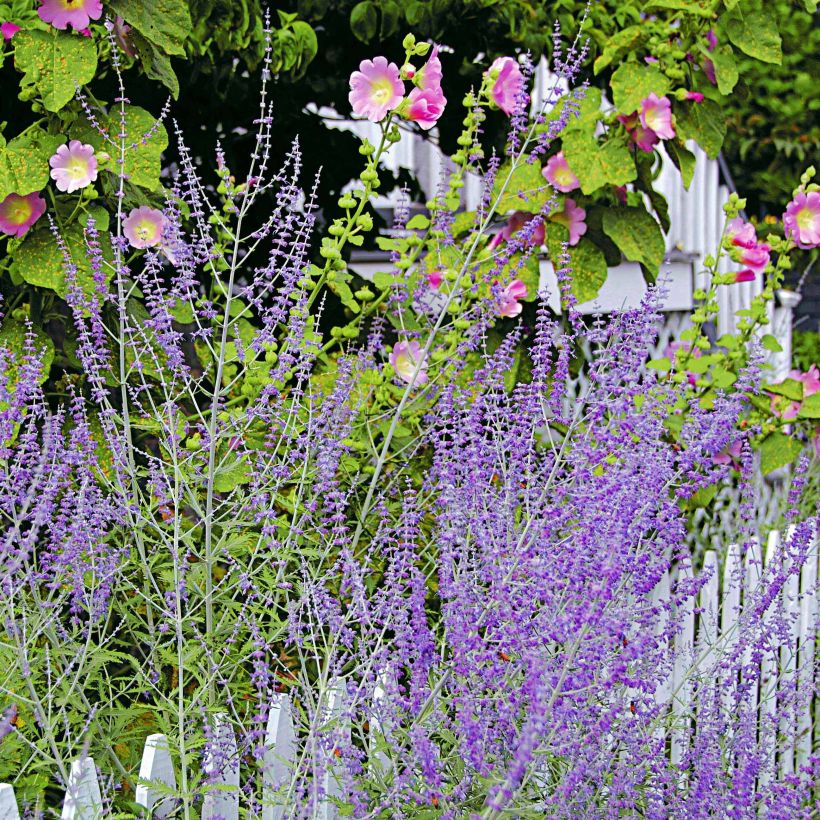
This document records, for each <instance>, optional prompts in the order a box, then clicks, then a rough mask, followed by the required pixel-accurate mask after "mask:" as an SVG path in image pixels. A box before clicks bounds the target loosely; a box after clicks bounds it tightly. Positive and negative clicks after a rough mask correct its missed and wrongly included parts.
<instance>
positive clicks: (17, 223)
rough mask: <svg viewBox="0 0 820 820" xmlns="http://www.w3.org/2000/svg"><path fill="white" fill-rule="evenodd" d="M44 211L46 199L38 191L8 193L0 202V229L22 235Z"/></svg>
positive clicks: (6, 232)
mask: <svg viewBox="0 0 820 820" xmlns="http://www.w3.org/2000/svg"><path fill="white" fill-rule="evenodd" d="M45 212H46V201H45V200H44V199H43V197H41V196H40V194H39V193H37V192H35V193H33V194H27V195H26V196H18V195H17V194H9V195H8V196H7V197H6V198H5V199H4V200H3V201H2V202H0V231H2V232H3V233H4V234H8V235H9V236H17V237H20V236H23V235H24V234H25V233H26V232H27V231H28V229H29V228H30V227H31V226H32V225H33V224H34V223H35V222H36V221H37V220H38V219H39V218H40V217H41V216H42V215H43V214H44V213H45Z"/></svg>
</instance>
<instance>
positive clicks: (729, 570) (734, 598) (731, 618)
mask: <svg viewBox="0 0 820 820" xmlns="http://www.w3.org/2000/svg"><path fill="white" fill-rule="evenodd" d="M742 588H743V564H742V561H741V558H740V547H739V546H738V545H737V544H730V545H729V549H728V550H727V551H726V560H725V561H724V564H723V589H722V594H721V602H720V644H721V652H728V653H732V652H734V649H735V647H736V646H737V642H738V619H739V618H740V593H741V589H742ZM737 683H738V681H737V675H736V674H735V675H733V676H732V677H731V678H730V677H728V676H727V675H725V674H724V675H722V676H721V704H722V706H723V709H724V711H725V712H726V713H727V714H730V713H731V711H732V710H733V709H734V701H735V693H736V691H737Z"/></svg>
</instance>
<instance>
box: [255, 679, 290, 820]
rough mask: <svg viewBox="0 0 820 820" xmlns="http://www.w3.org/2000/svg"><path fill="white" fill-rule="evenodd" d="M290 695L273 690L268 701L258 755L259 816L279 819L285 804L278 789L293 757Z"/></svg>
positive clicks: (281, 785) (264, 819)
mask: <svg viewBox="0 0 820 820" xmlns="http://www.w3.org/2000/svg"><path fill="white" fill-rule="evenodd" d="M291 710H292V706H291V702H290V697H289V696H288V695H287V694H284V693H277V694H275V695H274V696H273V700H272V701H271V706H270V712H269V713H268V725H267V730H266V731H265V754H264V757H263V758H262V767H263V769H262V820H281V818H282V817H284V814H285V809H286V808H287V807H286V806H285V805H284V804H282V803H281V801H282V799H283V798H282V795H278V796H277V793H278V792H279V790H280V789H281V788H282V787H283V786H285V785H286V784H287V782H288V780H289V779H290V776H291V767H292V766H293V761H294V759H295V757H296V732H295V731H294V728H293V713H292V711H291Z"/></svg>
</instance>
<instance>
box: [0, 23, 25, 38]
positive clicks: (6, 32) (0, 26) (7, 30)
mask: <svg viewBox="0 0 820 820" xmlns="http://www.w3.org/2000/svg"><path fill="white" fill-rule="evenodd" d="M18 31H20V26H16V25H15V24H14V23H0V32H2V34H3V40H5V41H9V40H11V38H12V37H14V35H15V34H17V32H18Z"/></svg>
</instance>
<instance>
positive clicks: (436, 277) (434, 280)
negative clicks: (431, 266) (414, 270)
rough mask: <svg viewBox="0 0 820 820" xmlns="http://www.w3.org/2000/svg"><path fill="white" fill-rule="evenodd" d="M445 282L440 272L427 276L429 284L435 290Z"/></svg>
mask: <svg viewBox="0 0 820 820" xmlns="http://www.w3.org/2000/svg"><path fill="white" fill-rule="evenodd" d="M443 281H444V277H443V276H442V275H441V271H440V270H434V271H431V272H430V273H428V274H427V284H428V285H430V287H431V288H434V289H435V290H438V289H439V287H440V286H441V283H442V282H443Z"/></svg>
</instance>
